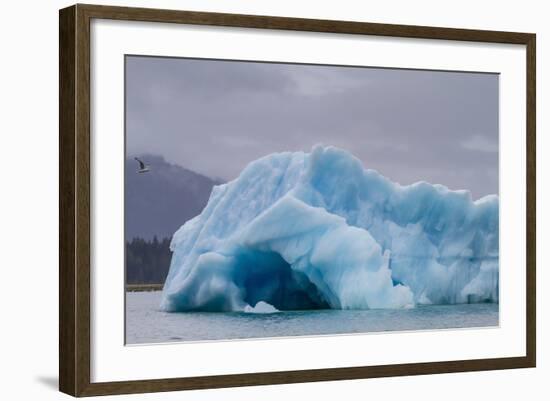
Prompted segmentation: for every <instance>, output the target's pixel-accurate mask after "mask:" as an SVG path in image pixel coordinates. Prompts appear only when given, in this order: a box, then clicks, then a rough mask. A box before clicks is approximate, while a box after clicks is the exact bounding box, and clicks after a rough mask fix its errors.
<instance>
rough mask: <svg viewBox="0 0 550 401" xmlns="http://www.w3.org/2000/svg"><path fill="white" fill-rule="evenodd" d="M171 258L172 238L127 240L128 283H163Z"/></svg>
mask: <svg viewBox="0 0 550 401" xmlns="http://www.w3.org/2000/svg"><path fill="white" fill-rule="evenodd" d="M171 259H172V252H171V251H170V238H163V239H161V240H159V239H158V238H157V237H156V236H154V237H153V239H152V240H146V239H143V238H140V237H136V238H133V239H132V241H126V284H163V283H164V280H165V279H166V276H167V275H168V269H169V268H170V260H171Z"/></svg>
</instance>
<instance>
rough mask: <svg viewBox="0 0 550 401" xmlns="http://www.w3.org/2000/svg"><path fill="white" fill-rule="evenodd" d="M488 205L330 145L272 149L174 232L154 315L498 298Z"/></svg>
mask: <svg viewBox="0 0 550 401" xmlns="http://www.w3.org/2000/svg"><path fill="white" fill-rule="evenodd" d="M498 209H499V198H498V196H497V195H489V196H485V197H483V198H481V199H478V200H476V201H473V200H472V197H471V194H470V192H469V191H466V190H461V191H452V190H449V189H448V188H447V187H445V186H443V185H432V184H429V183H427V182H418V183H415V184H412V185H407V186H403V185H400V184H398V183H395V182H392V181H391V180H389V179H388V178H386V177H384V176H383V175H381V174H380V173H378V172H377V171H375V170H369V169H365V168H364V167H363V165H362V163H361V161H360V160H358V159H357V158H355V157H354V156H353V155H352V154H350V153H349V152H347V151H345V150H342V149H338V148H336V147H331V146H327V147H325V146H321V145H316V146H314V147H313V149H312V151H311V152H310V153H305V152H284V153H274V154H270V155H268V156H265V157H263V158H260V159H258V160H256V161H253V162H251V163H250V164H249V165H248V166H247V167H246V168H245V169H244V170H243V171H242V172H241V174H240V176H239V177H238V178H236V179H235V180H233V181H231V182H228V183H226V184H223V185H218V186H215V187H214V188H213V190H212V193H211V195H210V198H209V201H208V203H207V205H206V207H205V208H204V210H203V211H202V213H201V214H200V215H198V216H196V217H195V218H193V219H191V220H189V221H187V222H186V223H185V224H184V225H183V226H182V227H181V228H180V229H179V230H177V232H176V233H175V234H174V236H173V237H172V242H171V245H170V247H171V250H172V252H173V255H172V261H171V265H170V270H169V273H168V276H167V278H166V282H165V284H164V289H163V294H162V302H161V309H162V310H164V311H168V312H183V311H245V310H246V311H252V310H254V305H258V304H259V305H264V304H268V305H270V306H272V307H273V308H274V309H275V310H300V309H323V308H332V309H374V308H411V307H415V306H416V305H420V304H456V303H475V302H498V296H499V290H498V285H499V284H498V283H499V269H498V266H499V262H498V260H499V218H498V216H499V211H498ZM260 302H261V304H260Z"/></svg>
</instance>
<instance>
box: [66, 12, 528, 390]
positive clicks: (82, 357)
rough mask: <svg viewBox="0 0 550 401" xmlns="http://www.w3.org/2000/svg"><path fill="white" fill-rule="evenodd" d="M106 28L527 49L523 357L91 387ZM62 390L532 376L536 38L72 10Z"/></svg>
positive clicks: (370, 25) (68, 21) (200, 14)
mask: <svg viewBox="0 0 550 401" xmlns="http://www.w3.org/2000/svg"><path fill="white" fill-rule="evenodd" d="M95 18H97V19H109V20H125V21H142V22H164V23H173V24H193V25H207V26H223V27H241V28H260V29H263V28H268V29H275V30H288V31H309V32H324V33H342V34H356V35H375V36H391V37H400V38H420V39H440V40H451V41H472V42H487V43H501V44H502V43H503V44H518V45H524V46H526V54H527V58H526V60H525V63H526V71H527V74H526V75H527V82H526V88H527V93H526V99H527V105H526V110H527V114H526V116H527V119H526V121H525V124H526V132H527V136H526V140H527V155H526V160H527V177H526V182H527V193H526V203H527V216H526V221H527V226H526V237H527V242H526V254H527V259H526V261H525V263H526V284H527V287H526V294H527V299H526V317H527V318H526V326H525V333H526V336H525V338H526V351H527V352H526V355H525V356H522V357H505V358H492V359H473V360H472V359H470V360H454V361H439V362H429V363H407V364H398V365H381V366H365V367H344V368H328V369H314V370H297V371H279V372H265V373H262V372H259V373H249V374H230V375H222V376H201V377H181V378H166V379H154V380H133V381H117V382H91V379H90V363H91V352H90V345H91V334H90V318H91V315H90V296H91V294H90V268H91V266H90V255H91V251H90V211H91V203H90V202H91V196H90V174H91V166H90V135H91V134H90V121H91V118H90V21H91V20H92V19H95ZM59 29H60V31H59V32H60V35H59V49H60V53H59V61H60V64H59V66H60V67H59V94H60V102H59V129H60V133H59V135H60V141H59V151H60V165H59V182H60V185H59V225H60V235H59V252H60V264H59V388H60V391H62V392H64V393H67V394H70V395H73V396H94V395H105V394H123V393H144V392H155V391H173V390H189V389H206V388H220V387H235V386H250V385H267V384H281V383H297V382H315V381H325V380H348V379H363V378H374V377H389V376H401V375H422V374H433V373H449V372H466V371H481V370H493V369H511V368H527V367H534V366H535V364H536V310H535V309H536V272H535V250H536V248H535V247H536V245H535V236H536V233H535V231H536V228H535V216H536V210H535V208H536V200H535V197H536V182H535V168H536V166H535V159H536V154H535V120H536V109H535V107H536V106H535V97H536V95H535V65H536V62H535V47H536V45H535V43H536V37H535V34H531V33H515V32H495V31H483V30H468V29H450V28H435V27H422V26H405V25H389V24H373V23H363V22H350V21H330V20H314V19H300V18H283V17H268V16H254V15H237V14H219V13H203V12H194V11H172V10H156V9H143V8H126V7H110V6H96V5H80V4H78V5H74V6H72V7H68V8H65V9H62V10H60V14H59Z"/></svg>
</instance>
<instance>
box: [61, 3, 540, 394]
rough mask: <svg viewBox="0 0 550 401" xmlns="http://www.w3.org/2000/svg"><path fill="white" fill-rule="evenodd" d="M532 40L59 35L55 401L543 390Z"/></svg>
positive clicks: (173, 20)
mask: <svg viewBox="0 0 550 401" xmlns="http://www.w3.org/2000/svg"><path fill="white" fill-rule="evenodd" d="M535 206H536V205H535V35H534V34H530V33H513V32H495V31H480V30H467V29H450V28H434V27H419V26H403V25H386V24H372V23H364V22H350V21H328V20H310V19H297V18H283V17H266V16H252V15H236V14H219V13H202V12H188V11H171V10H154V9H138V8H123V7H108V6H95V5H75V6H72V7H69V8H66V9H63V10H61V11H60V390H61V391H63V392H65V393H68V394H71V395H74V396H90V395H103V394H120V393H139V392H153V391H170V390H185V389H200V388H216V387H231V386H246V385H261V384H278V383H294V382H306V381H322V380H341V379H359V378H372V377H383V376H398V375H418V374H430V373H441V372H460V371H476V370H489V369H509V368H522V367H534V366H535V361H536V346H535V344H536V337H535V332H536V329H535V327H536V319H535V297H536V295H535V283H536V280H535Z"/></svg>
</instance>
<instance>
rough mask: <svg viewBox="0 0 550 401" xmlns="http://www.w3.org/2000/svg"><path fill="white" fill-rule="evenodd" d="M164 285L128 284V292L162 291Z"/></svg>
mask: <svg viewBox="0 0 550 401" xmlns="http://www.w3.org/2000/svg"><path fill="white" fill-rule="evenodd" d="M163 286H164V284H126V292H143V291H162V287H163Z"/></svg>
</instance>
